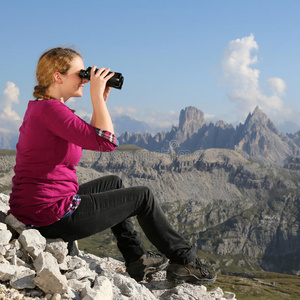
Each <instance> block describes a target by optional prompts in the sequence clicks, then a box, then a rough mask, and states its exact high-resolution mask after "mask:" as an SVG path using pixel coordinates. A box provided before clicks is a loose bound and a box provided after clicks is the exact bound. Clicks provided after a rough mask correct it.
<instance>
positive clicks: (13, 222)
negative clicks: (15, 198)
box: [5, 214, 27, 234]
mask: <svg viewBox="0 0 300 300" xmlns="http://www.w3.org/2000/svg"><path fill="white" fill-rule="evenodd" d="M5 223H6V224H7V225H9V226H11V227H12V228H13V229H14V230H15V231H17V232H18V233H19V234H21V233H22V232H23V230H26V229H27V228H26V225H25V224H23V223H22V222H20V221H19V220H18V219H17V218H16V217H15V216H13V215H12V214H9V215H8V216H7V217H6V219H5Z"/></svg>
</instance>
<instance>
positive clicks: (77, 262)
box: [65, 256, 87, 270]
mask: <svg viewBox="0 0 300 300" xmlns="http://www.w3.org/2000/svg"><path fill="white" fill-rule="evenodd" d="M65 261H66V263H67V266H68V268H69V270H74V269H79V268H81V267H85V266H87V263H86V261H85V260H83V259H82V258H80V257H78V256H67V257H66V260H65Z"/></svg>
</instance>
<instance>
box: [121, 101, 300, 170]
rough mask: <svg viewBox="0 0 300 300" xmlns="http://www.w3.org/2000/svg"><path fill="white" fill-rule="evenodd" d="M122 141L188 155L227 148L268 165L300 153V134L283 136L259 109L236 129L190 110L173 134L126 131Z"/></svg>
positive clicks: (195, 109)
mask: <svg viewBox="0 0 300 300" xmlns="http://www.w3.org/2000/svg"><path fill="white" fill-rule="evenodd" d="M119 142H120V144H121V145H124V144H133V145H136V146H139V147H142V148H144V149H147V150H149V151H154V152H159V153H177V154H186V153H191V152H194V151H197V150H201V149H210V148H223V149H226V148H227V149H233V150H236V151H238V152H240V153H241V154H242V155H243V156H244V157H246V158H250V159H253V160H255V161H258V162H260V163H262V164H264V165H272V164H278V165H281V166H283V165H284V164H285V163H286V162H287V161H288V160H289V159H290V158H291V157H297V156H298V155H299V154H300V131H299V132H297V133H295V134H284V133H280V132H279V131H278V129H277V128H276V127H275V125H274V124H273V123H272V121H271V120H270V119H268V117H267V116H266V114H264V113H263V111H262V110H260V109H259V107H256V108H255V110H254V111H253V113H249V115H248V117H247V119H246V121H245V123H244V124H239V125H238V126H237V127H236V128H234V127H233V126H232V125H231V124H226V123H224V122H223V121H218V122H216V123H215V124H214V123H209V124H208V123H207V122H206V121H205V118H204V113H203V112H202V111H201V110H198V109H197V108H195V107H186V108H185V109H183V110H181V112H180V117H179V125H178V126H173V127H172V129H171V130H170V131H168V132H159V133H157V134H156V135H151V134H150V133H141V132H138V133H129V132H124V133H123V134H122V135H121V136H120V137H119Z"/></svg>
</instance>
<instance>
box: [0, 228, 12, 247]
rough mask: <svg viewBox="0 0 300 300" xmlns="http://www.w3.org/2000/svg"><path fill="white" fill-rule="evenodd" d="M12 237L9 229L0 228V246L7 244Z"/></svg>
mask: <svg viewBox="0 0 300 300" xmlns="http://www.w3.org/2000/svg"><path fill="white" fill-rule="evenodd" d="M11 237H12V233H11V232H10V231H9V230H0V246H3V245H7V244H8V243H9V241H10V239H11Z"/></svg>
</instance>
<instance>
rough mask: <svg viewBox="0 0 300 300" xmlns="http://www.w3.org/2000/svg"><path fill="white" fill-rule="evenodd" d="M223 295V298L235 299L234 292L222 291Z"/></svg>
mask: <svg viewBox="0 0 300 300" xmlns="http://www.w3.org/2000/svg"><path fill="white" fill-rule="evenodd" d="M223 297H224V298H225V299H232V300H234V299H235V294H234V293H230V292H224V295H223Z"/></svg>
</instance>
